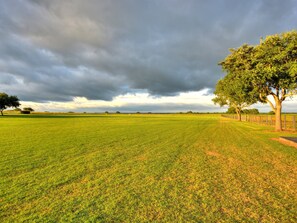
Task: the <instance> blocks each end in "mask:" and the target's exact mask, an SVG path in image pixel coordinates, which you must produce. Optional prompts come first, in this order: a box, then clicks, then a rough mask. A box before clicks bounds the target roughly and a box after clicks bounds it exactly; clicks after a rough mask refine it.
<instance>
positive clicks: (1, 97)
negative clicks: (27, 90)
mask: <svg viewBox="0 0 297 223" xmlns="http://www.w3.org/2000/svg"><path fill="white" fill-rule="evenodd" d="M19 106H20V102H19V99H18V97H17V96H9V95H8V94H6V93H0V112H1V115H2V116H3V110H5V109H7V108H9V107H15V108H17V107H19Z"/></svg>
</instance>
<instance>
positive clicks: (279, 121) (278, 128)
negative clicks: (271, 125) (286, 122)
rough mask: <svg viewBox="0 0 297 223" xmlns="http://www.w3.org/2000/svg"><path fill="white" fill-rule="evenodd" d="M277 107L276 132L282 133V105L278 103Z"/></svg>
mask: <svg viewBox="0 0 297 223" xmlns="http://www.w3.org/2000/svg"><path fill="white" fill-rule="evenodd" d="M275 104H276V106H275V131H278V132H279V131H282V116H281V115H282V103H281V102H280V101H277V102H276V103H275Z"/></svg>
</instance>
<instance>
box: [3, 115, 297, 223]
mask: <svg viewBox="0 0 297 223" xmlns="http://www.w3.org/2000/svg"><path fill="white" fill-rule="evenodd" d="M0 131H1V133H0V145H1V146H0V154H1V156H0V222H21V221H29V222H32V221H34V222H296V221H297V205H296V204H297V187H296V186H297V149H295V148H292V147H288V146H285V145H282V144H280V143H279V142H277V141H273V140H271V138H275V137H278V136H279V135H290V136H293V135H295V136H297V134H293V133H275V132H273V131H272V129H271V128H268V127H265V126H259V125H257V124H253V123H239V122H236V121H234V120H229V119H226V118H221V117H220V116H218V115H117V116H116V115H97V116H87V115H86V116H73V115H72V116H70V115H69V116H67V115H65V116H63V115H56V116H45V115H44V116H42V115H29V116H20V115H16V116H4V117H0Z"/></svg>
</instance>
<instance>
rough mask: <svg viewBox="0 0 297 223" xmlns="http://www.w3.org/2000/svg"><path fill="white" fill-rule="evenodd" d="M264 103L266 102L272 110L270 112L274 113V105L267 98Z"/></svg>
mask: <svg viewBox="0 0 297 223" xmlns="http://www.w3.org/2000/svg"><path fill="white" fill-rule="evenodd" d="M275 97H276V96H275ZM266 102H268V104H269V105H270V107H271V108H272V110H273V111H274V112H275V111H276V108H275V107H274V105H273V104H272V102H271V101H270V100H269V99H268V98H266Z"/></svg>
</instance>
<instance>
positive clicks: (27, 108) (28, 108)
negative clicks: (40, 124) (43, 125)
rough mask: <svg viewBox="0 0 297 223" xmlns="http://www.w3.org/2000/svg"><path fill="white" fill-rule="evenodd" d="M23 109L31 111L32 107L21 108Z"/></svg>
mask: <svg viewBox="0 0 297 223" xmlns="http://www.w3.org/2000/svg"><path fill="white" fill-rule="evenodd" d="M23 110H24V111H30V112H33V111H34V109H33V108H30V107H26V108H23Z"/></svg>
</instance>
